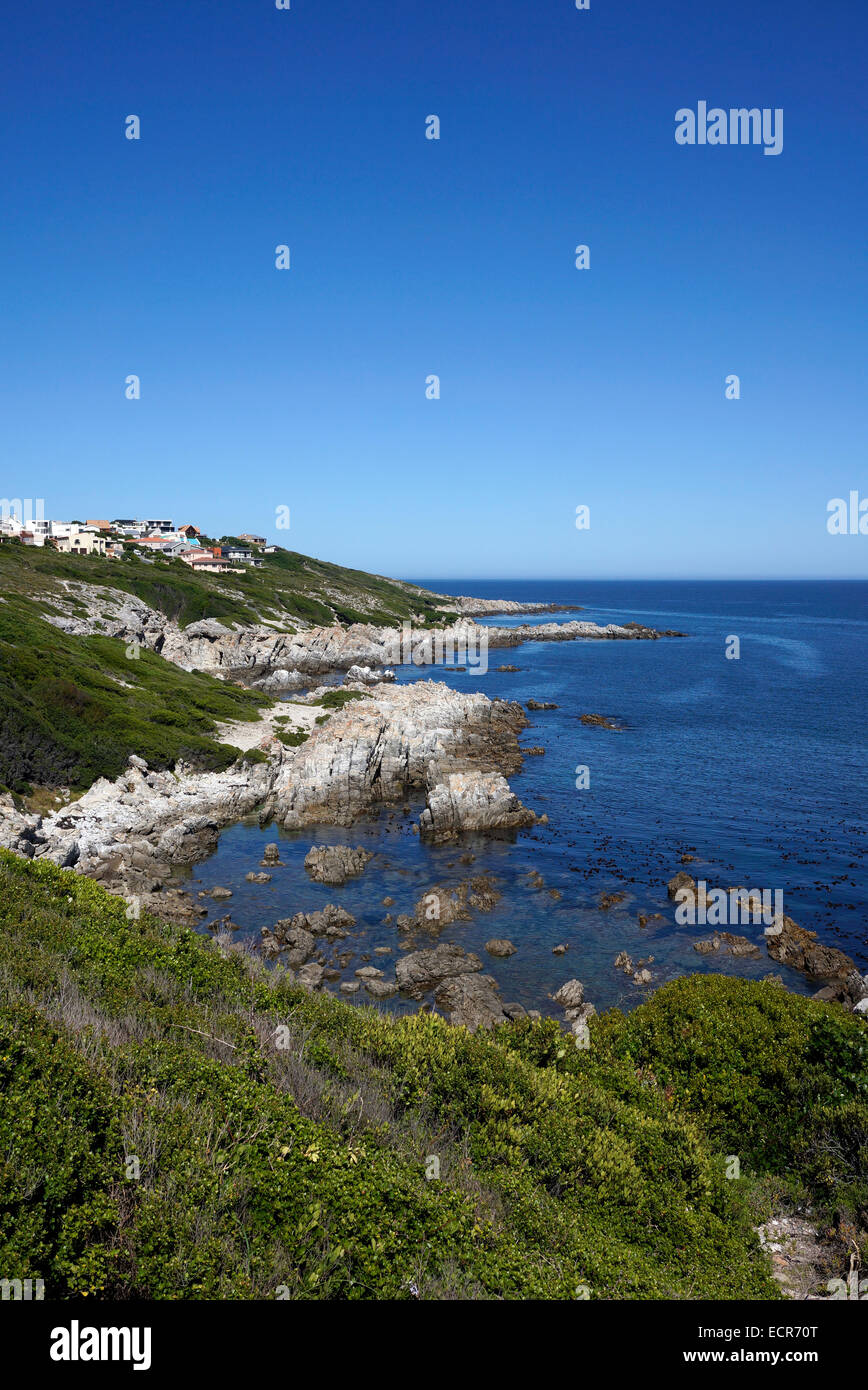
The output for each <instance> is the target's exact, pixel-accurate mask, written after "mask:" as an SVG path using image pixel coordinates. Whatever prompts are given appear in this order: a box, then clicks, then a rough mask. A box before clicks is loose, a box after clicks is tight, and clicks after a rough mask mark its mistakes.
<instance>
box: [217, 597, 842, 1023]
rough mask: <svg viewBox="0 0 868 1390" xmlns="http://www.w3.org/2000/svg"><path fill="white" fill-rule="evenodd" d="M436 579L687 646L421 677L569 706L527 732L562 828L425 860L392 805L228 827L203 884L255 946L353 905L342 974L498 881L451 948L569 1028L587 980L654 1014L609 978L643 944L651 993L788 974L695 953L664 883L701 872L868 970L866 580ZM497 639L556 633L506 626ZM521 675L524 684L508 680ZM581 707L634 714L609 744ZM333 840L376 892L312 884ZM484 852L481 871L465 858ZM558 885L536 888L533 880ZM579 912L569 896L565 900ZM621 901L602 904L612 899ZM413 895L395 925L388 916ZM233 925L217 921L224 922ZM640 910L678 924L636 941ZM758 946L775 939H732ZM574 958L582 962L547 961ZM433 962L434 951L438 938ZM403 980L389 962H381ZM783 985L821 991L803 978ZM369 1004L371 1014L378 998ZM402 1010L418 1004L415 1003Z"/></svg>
mask: <svg viewBox="0 0 868 1390" xmlns="http://www.w3.org/2000/svg"><path fill="white" fill-rule="evenodd" d="M418 582H419V583H423V584H425V585H426V586H427V587H430V588H432V589H435V590H437V591H438V592H442V593H467V594H476V595H479V596H480V597H493V598H512V599H520V600H541V601H547V602H554V603H559V604H565V605H574V606H576V607H578V606H579V605H580V606H581V609H582V611H581V612H575V613H573V612H566V613H561V614H556V615H554V618H555V619H556V620H557V621H565V620H568V619H569V618H570V617H573V616H580V617H585V618H590V619H593V620H594V621H597V622H600V623H607V622H620V621H626V620H628V619H631V618H634V619H636V620H637V621H639V622H642V623H645V624H648V625H649V626H652V627H659V628H678V629H682V630H683V631H685V632H686V633H688V634H689V635H688V636H687V637H685V638H673V639H663V640H660V641H657V642H584V643H583V642H571V643H544V642H528V643H526V644H524V645H522V646H520V647H517V648H510V649H492V651H491V652H490V654H489V664H490V667H491V669H490V670H489V671H488V672H487V674H484V675H480V674H479V673H478V672H475V671H468V672H466V673H463V674H462V673H458V672H454V671H449V670H445V671H444V670H442V669H438V670H436V671H432V670H431V669H430V668H423V669H418V668H414V667H410V668H402V669H401V670H400V671H399V680H400V681H401V682H409V681H414V680H418V679H426V678H429V677H431V676H434V677H435V678H437V679H443V680H445V681H446V682H447V683H448V684H449V685H451V686H454V687H455V688H457V689H470V690H482V691H484V692H485V693H486V694H487V695H490V696H495V695H497V696H501V697H503V698H508V699H513V700H518V701H520V702H521V703H522V704H524V703H525V702H526V701H527V700H528V699H531V698H534V699H537V700H543V699H545V700H550V701H554V702H555V703H556V704H557V706H558V708H557V709H556V710H548V711H539V712H535V713H533V714H531V715H530V716H529V717H530V718H531V720H532V725H531V727H529V728H528V729H527V730H526V731H525V733H524V734H523V735H522V739H521V742H522V744H523V745H524V746H525V747H530V746H532V745H537V746H542V747H544V748H545V755H544V756H542V757H530V758H528V759H526V761H525V765H524V769H523V771H522V772H521V773H520V774H519V775H518V776H516V777H515V778H514V779H512V786H513V788H514V790H515V791H516V792H517V793H518V795H519V796H520V797H521V799H522V801H523V802H524V803H525V804H526V805H528V806H530V807H532V808H533V809H534V810H536V811H538V812H540V813H542V812H545V813H546V814H547V815H548V824H547V825H545V826H539V827H537V828H535V829H533V830H531V831H529V832H523V833H521V834H519V835H518V837H517V838H516V839H515V840H514V841H508V840H506V841H505V840H493V841H492V840H488V839H486V838H484V837H480V836H472V837H467V839H466V841H465V842H463V843H462V844H461V846H460V847H459V848H458V849H456V848H454V847H450V848H431V847H429V846H427V845H425V844H420V842H419V839H418V837H417V836H414V835H413V834H412V830H411V825H412V822H413V820H415V819H416V818H417V817H418V812H419V810H420V809H421V803H416V804H414V806H413V812H414V814H413V816H412V817H406V816H404V815H403V814H402V813H401V811H400V808H397V809H395V808H388V809H386V810H384V811H383V812H381V814H380V815H379V816H378V817H375V818H373V819H372V820H370V821H369V822H365V823H364V824H361V825H358V826H355V827H353V829H352V830H350V831H346V830H335V829H334V828H331V827H323V828H322V829H316V828H311V829H308V830H306V831H304V832H302V833H300V834H299V833H295V834H292V835H284V834H283V833H282V832H278V831H277V830H276V828H275V827H273V826H272V827H269V828H267V829H265V830H260V828H259V827H258V825H256V824H255V823H244V824H241V825H238V826H234V827H232V828H231V829H229V830H227V831H225V832H224V834H223V835H222V836H221V840H220V844H219V847H218V849H217V851H216V852H215V854H214V855H212V856H211V858H210V859H208V860H207V861H206V862H205V863H203V864H201V865H199V866H198V868H197V869H196V870H195V872H194V878H195V879H196V880H198V882H195V883H192V884H190V886H191V887H193V888H194V889H195V888H201V887H208V886H213V885H214V884H216V883H222V884H225V885H226V886H227V887H229V888H231V889H233V892H234V897H233V899H232V900H231V902H230V903H229V904H228V906H229V907H230V908H231V914H232V918H233V920H234V921H236V922H238V923H239V924H240V925H241V928H242V934H244V935H248V934H249V935H250V936H252V937H258V935H259V928H260V927H261V926H263V925H267V924H269V923H270V922H272V921H274V920H275V919H276V918H278V917H285V916H289V915H291V914H292V913H294V912H297V911H302V910H310V909H312V908H315V907H322V906H323V905H324V904H325V903H326V902H329V901H334V902H338V903H340V904H341V905H342V906H344V907H346V908H347V910H348V911H350V912H352V913H353V914H354V915H355V916H356V917H357V919H358V929H357V933H355V934H354V936H353V938H352V939H351V940H350V941H347V942H345V943H343V945H344V947H345V948H346V949H350V948H353V949H354V950H355V951H356V952H357V955H356V958H355V959H354V960H353V961H352V963H351V964H350V965H349V966H348V968H347V970H346V978H352V974H353V971H354V970H355V969H356V968H358V966H359V965H360V964H362V963H363V960H362V957H363V956H368V955H372V953H373V950H374V947H376V946H390V947H392V948H393V958H394V957H395V956H397V955H398V954H399V951H398V940H399V938H398V934H397V932H396V930H395V928H394V926H393V925H389V924H386V923H384V921H383V918H384V917H385V915H386V913H387V911H391V912H392V913H393V914H397V913H399V912H408V913H409V912H412V907H413V904H414V903H415V902H416V901H417V899H418V898H419V897H420V896H421V895H422V894H423V893H424V892H425V891H426V890H427V889H428V888H429V887H430V886H431V885H432V884H433V883H435V882H442V881H455V882H457V881H459V880H460V879H461V878H463V877H467V875H468V874H469V873H480V872H485V873H491V874H493V875H495V877H496V878H497V880H498V887H499V888H500V890H501V892H502V894H503V897H502V898H501V901H500V903H499V905H498V907H497V909H496V910H495V911H494V912H492V913H490V914H486V915H485V916H480V917H478V918H477V919H476V920H475V921H474V922H473V923H466V924H455V925H453V926H451V927H448V928H446V929H445V930H444V931H443V933H442V935H441V937H440V939H441V940H448V941H458V942H460V943H461V944H462V945H463V946H465V947H466V948H467V949H468V950H476V951H478V952H479V953H480V955H482V957H483V959H484V961H485V967H486V970H487V971H488V973H490V974H492V975H494V976H495V977H496V978H497V979H498V981H499V982H500V984H501V987H502V992H503V996H504V998H506V999H514V1000H517V1001H518V1002H520V1003H522V1004H524V1005H525V1006H526V1007H529V1008H533V1007H536V1008H542V1009H543V1010H544V1011H546V1012H552V1013H555V1014H557V1013H558V1010H557V1009H556V1008H554V1006H552V1005H551V1003H550V1001H549V999H548V996H549V995H550V994H551V993H552V992H553V991H554V990H555V989H557V987H558V985H560V984H561V983H563V981H564V980H566V979H569V978H571V977H573V976H578V977H579V978H580V979H582V980H583V981H584V982H585V985H586V997H588V998H590V999H591V1000H592V1001H593V1002H594V1003H595V1004H596V1005H597V1007H598V1008H605V1007H608V1006H610V1005H613V1004H618V1005H620V1006H621V1007H624V1008H629V1007H631V1006H632V1005H634V1004H635V1003H637V1002H639V1000H640V999H641V998H642V997H643V993H644V992H643V990H642V989H641V987H637V986H636V985H634V984H633V983H632V981H631V980H630V979H628V978H627V977H626V976H625V975H624V974H622V973H621V972H620V971H617V970H615V969H614V964H613V962H614V958H615V956H616V955H617V954H618V952H619V951H621V950H626V951H627V952H628V953H629V954H630V955H631V957H632V958H633V960H634V961H636V962H638V961H640V960H642V961H646V960H648V958H649V957H653V960H652V961H651V963H650V965H649V969H650V970H651V972H652V976H653V984H654V985H656V984H660V983H662V982H663V981H665V980H667V979H671V978H673V977H674V976H677V975H680V974H684V973H688V972H693V971H715V970H725V971H726V972H728V973H738V974H742V975H745V976H749V977H753V978H760V977H762V976H763V975H765V974H767V973H768V972H769V970H774V971H776V972H778V970H779V967H777V966H776V965H774V964H773V963H770V962H769V960H768V959H767V958H766V955H765V951H764V950H763V954H762V958H761V959H760V960H759V961H743V962H733V961H732V960H731V959H729V958H722V959H719V960H718V959H717V958H715V957H707V956H702V955H699V954H698V953H697V952H696V951H694V949H693V943H694V942H695V941H697V940H701V939H702V938H703V937H707V936H708V935H709V934H710V931H709V929H708V928H707V927H706V928H702V927H696V928H689V927H679V926H676V924H675V922H674V913H673V909H672V904H671V903H670V902H669V901H668V899H667V896H666V882H667V880H668V879H669V878H671V876H672V875H673V874H674V873H676V872H677V871H678V870H679V869H681V868H682V867H684V866H683V865H682V863H681V856H682V855H684V854H691V855H693V856H695V861H694V862H693V863H691V864H689V865H687V866H686V867H687V868H688V869H689V872H691V873H693V874H694V875H695V876H696V877H699V878H705V879H706V880H707V882H708V883H709V885H721V886H729V885H735V884H743V885H745V886H747V887H752V888H760V889H770V890H777V889H780V890H781V891H782V892H783V901H784V910H785V912H787V913H788V915H790V916H792V917H794V918H795V920H796V921H797V922H799V923H800V924H801V925H803V926H805V927H808V928H810V929H811V930H813V931H816V932H817V933H818V934H819V936H820V937H821V938H822V939H824V940H827V941H829V942H830V943H832V944H834V945H837V946H839V947H841V948H842V949H843V950H845V951H847V952H848V953H849V954H850V955H852V956H853V957H854V958H855V959H856V961H857V963H858V964H859V965H860V967H861V968H862V969H863V970H864V969H866V968H868V874H866V867H865V865H866V859H865V850H866V835H868V812H866V793H865V788H866V775H865V774H866V768H868V732H866V710H868V583H858V582H853V583H848V582H835V581H830V582H825V583H824V582H811V583H806V582H793V583H783V582H747V581H745V582H702V583H698V582H677V581H672V582H664V581H655V582H650V581H623V582H592V583H587V582H572V581H562V580H557V581H546V582H542V581H540V582H524V581H516V580H509V581H507V580H503V581H491V582H483V581H480V580H461V579H454V578H453V579H443V578H437V579H432V578H430V577H426V576H420V577H419V579H418ZM491 621H492V622H497V623H499V624H506V623H525V622H532V621H552V615H544V616H542V617H541V618H539V619H529V618H527V617H521V618H516V619H504V618H495V619H492V620H491ZM732 636H737V637H738V638H739V639H740V648H741V654H740V658H739V659H738V660H727V659H726V655H725V652H726V645H727V639H728V638H730V637H732ZM503 663H510V664H514V665H516V666H519V667H520V668H521V669H520V670H519V671H518V672H515V673H507V672H498V671H497V670H496V669H494V668H496V667H497V666H498V665H500V664H503ZM585 713H593V714H603V715H608V716H611V717H613V718H615V719H616V720H617V721H619V722H620V723H621V724H623V726H624V731H623V732H620V733H612V732H609V731H607V730H604V729H600V728H592V727H588V726H585V725H582V724H581V723H580V716H581V715H582V714H585ZM581 766H585V767H587V768H588V769H589V776H590V785H589V787H587V788H585V789H582V790H579V789H577V787H576V780H577V779H576V770H577V768H578V767H581ZM274 839H279V840H280V842H281V852H282V855H283V858H284V860H285V866H284V867H283V868H281V869H277V870H275V873H274V877H273V879H272V882H271V883H270V884H268V885H263V886H254V885H250V884H247V883H246V882H245V881H244V874H245V873H247V872H248V871H249V870H250V869H252V868H256V867H258V861H259V859H260V858H261V848H262V846H263V845H264V844H265V843H266V842H267V841H269V840H274ZM316 843H333V844H334V843H351V844H363V845H365V846H366V847H367V848H368V849H371V850H374V851H375V854H376V858H375V859H374V860H372V861H371V863H370V864H369V865H368V868H367V870H366V872H365V874H364V875H363V876H362V877H361V878H359V879H356V880H354V881H352V882H350V883H348V884H346V885H344V886H342V887H340V888H331V889H327V888H325V887H322V886H320V885H317V884H313V883H311V882H310V880H309V879H308V878H307V875H306V874H305V872H304V869H303V866H302V860H303V858H304V855H305V853H306V852H307V850H308V849H309V848H310V846H311V845H312V844H316ZM468 852H470V853H473V854H474V855H475V856H476V857H475V861H474V863H473V865H472V867H471V868H468V867H467V866H466V865H463V864H461V863H460V862H459V855H461V854H466V853H468ZM531 870H536V871H537V872H538V873H540V874H542V876H543V879H544V884H545V886H544V887H543V888H539V887H536V886H534V883H533V882H532V881H531V880H530V878H529V873H530V871H531ZM551 889H557V890H558V891H559V893H560V894H561V896H560V898H558V899H555V898H554V897H553V896H551V895H550V892H549V890H551ZM612 892H625V893H626V894H627V898H626V900H625V901H624V902H623V903H622V904H620V905H619V906H618V907H614V908H610V909H609V910H608V911H604V910H601V909H600V907H599V899H600V896H601V894H603V893H612ZM387 895H388V896H390V897H392V898H394V899H395V906H394V907H391V908H386V907H384V906H383V905H382V898H383V897H384V896H387ZM225 910H226V909H225V906H221V907H220V908H215V910H214V912H213V913H212V916H216V915H218V914H219V913H220V912H223V911H225ZM640 912H643V913H647V914H651V913H654V912H659V913H662V914H663V920H661V921H655V922H650V923H649V924H648V925H647V926H646V927H645V928H640V927H639V925H638V922H637V916H638V914H639V913H640ZM734 930H736V931H738V932H740V933H741V934H745V935H749V936H751V937H755V938H756V940H757V941H758V942H759V944H760V945H762V944H763V942H762V928H761V927H760V926H756V927H753V926H748V927H736V928H734ZM495 936H508V937H509V938H510V939H511V940H512V941H513V942H514V944H515V945H516V946H517V947H518V951H517V954H516V955H514V956H512V957H511V958H510V959H509V960H506V961H501V960H493V959H492V958H490V957H488V956H487V955H486V954H485V952H484V950H483V946H484V943H485V941H487V940H488V939H490V938H491V937H495ZM560 942H564V943H566V944H567V945H568V946H569V951H568V953H567V955H566V956H564V957H555V956H553V955H552V947H553V946H554V945H555V944H557V943H560ZM414 944H416V945H420V946H421V945H429V944H433V943H432V940H431V939H430V938H425V937H424V936H422V935H420V936H419V937H417V938H415V939H414ZM376 963H377V964H378V965H380V966H381V967H382V968H384V969H385V970H386V971H387V973H391V972H390V958H389V957H386V956H384V957H376ZM780 973H782V974H783V975H784V977H785V979H786V982H787V984H788V985H789V986H790V987H792V988H794V989H797V990H800V991H802V992H812V989H813V986H810V985H808V984H807V983H806V982H805V981H804V980H802V978H801V977H800V976H798V975H796V974H795V973H794V972H789V971H786V970H784V971H780ZM361 997H362V998H363V999H364V998H366V996H364V995H362V996H361ZM384 1007H389V1008H397V1009H402V1008H409V1007H412V1008H415V1007H417V1006H416V1005H409V1004H404V1003H403V1002H402V1001H400V1000H396V1001H394V1002H390V1003H389V1004H388V1005H385V1006H384Z"/></svg>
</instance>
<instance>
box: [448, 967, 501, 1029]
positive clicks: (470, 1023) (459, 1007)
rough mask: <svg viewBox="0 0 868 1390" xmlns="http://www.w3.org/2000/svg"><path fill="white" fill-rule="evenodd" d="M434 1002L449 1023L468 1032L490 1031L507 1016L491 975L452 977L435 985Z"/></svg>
mask: <svg viewBox="0 0 868 1390" xmlns="http://www.w3.org/2000/svg"><path fill="white" fill-rule="evenodd" d="M434 1002H435V1004H436V1005H437V1007H438V1009H442V1011H443V1012H444V1013H445V1014H446V1015H447V1016H448V1018H449V1022H450V1023H451V1024H453V1025H455V1026H456V1027H459V1028H467V1029H468V1031H469V1032H471V1033H474V1032H475V1031H476V1029H477V1028H493V1027H494V1025H495V1024H496V1023H505V1022H506V1021H507V1020H508V1019H509V1018H510V1017H511V1014H508V1013H507V1012H506V1009H505V1008H504V1006H503V1004H502V1002H501V999H500V995H499V993H498V987H497V981H496V980H494V979H493V978H492V976H491V975H453V976H451V977H450V978H449V979H448V980H444V981H443V984H442V985H440V986H439V988H438V989H437V991H436V993H435V995H434Z"/></svg>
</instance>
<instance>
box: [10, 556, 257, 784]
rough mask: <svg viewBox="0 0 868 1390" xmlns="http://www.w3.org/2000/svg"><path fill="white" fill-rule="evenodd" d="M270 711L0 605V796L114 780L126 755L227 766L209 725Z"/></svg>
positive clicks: (242, 694) (252, 699) (246, 696)
mask: <svg viewBox="0 0 868 1390" xmlns="http://www.w3.org/2000/svg"><path fill="white" fill-rule="evenodd" d="M71 563H73V564H78V563H79V560H78V559H75V560H73V561H72V562H71ZM271 703H272V701H271V699H270V698H269V697H268V696H267V695H265V694H263V693H262V692H261V691H249V690H244V689H242V688H241V687H240V686H236V685H232V684H228V683H223V682H222V681H218V680H216V679H215V678H214V677H213V676H209V675H206V674H204V673H201V672H196V671H184V670H182V669H181V667H180V666H176V665H173V663H172V662H169V661H165V660H164V659H163V658H162V657H161V656H158V655H156V654H155V653H154V652H150V651H148V650H147V649H146V648H144V647H141V648H137V649H135V652H134V654H131V653H130V652H129V651H128V648H127V646H126V644H125V643H124V642H121V641H118V640H117V639H116V638H112V637H73V636H69V635H67V634H66V633H65V632H62V631H61V630H60V629H59V628H57V627H55V626H53V625H52V624H51V623H48V622H46V621H45V618H44V616H43V614H42V612H41V611H40V610H39V608H38V607H37V605H36V604H34V603H31V602H27V600H25V599H22V598H19V597H18V596H8V597H6V598H5V600H4V601H3V602H2V603H0V791H2V790H7V791H12V792H14V793H17V794H19V795H25V796H26V795H28V794H29V793H30V792H32V790H33V787H34V786H40V787H58V786H68V787H70V788H71V789H73V790H80V791H81V790H85V789H86V788H87V787H89V786H90V784H91V783H92V782H93V781H94V780H95V779H96V778H97V777H109V778H114V777H118V776H120V774H121V773H122V772H123V771H124V768H125V767H126V765H127V761H128V759H129V756H130V754H131V753H134V754H137V755H138V756H139V757H142V758H144V759H145V760H146V761H147V763H148V765H149V766H150V767H152V768H169V767H173V766H174V764H175V763H176V762H177V761H178V760H179V759H183V760H184V761H185V762H187V763H189V764H190V765H191V766H194V767H197V768H201V769H202V770H215V769H220V768H224V767H228V766H229V765H230V764H231V763H233V762H234V761H235V759H236V758H238V757H239V756H240V755H239V751H238V749H237V748H232V747H230V746H229V745H227V744H225V743H222V742H221V741H220V740H219V738H217V737H216V724H217V721H219V720H235V719H240V720H251V719H256V718H257V717H258V712H259V710H260V709H261V708H262V707H263V706H265V705H270V704H271Z"/></svg>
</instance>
